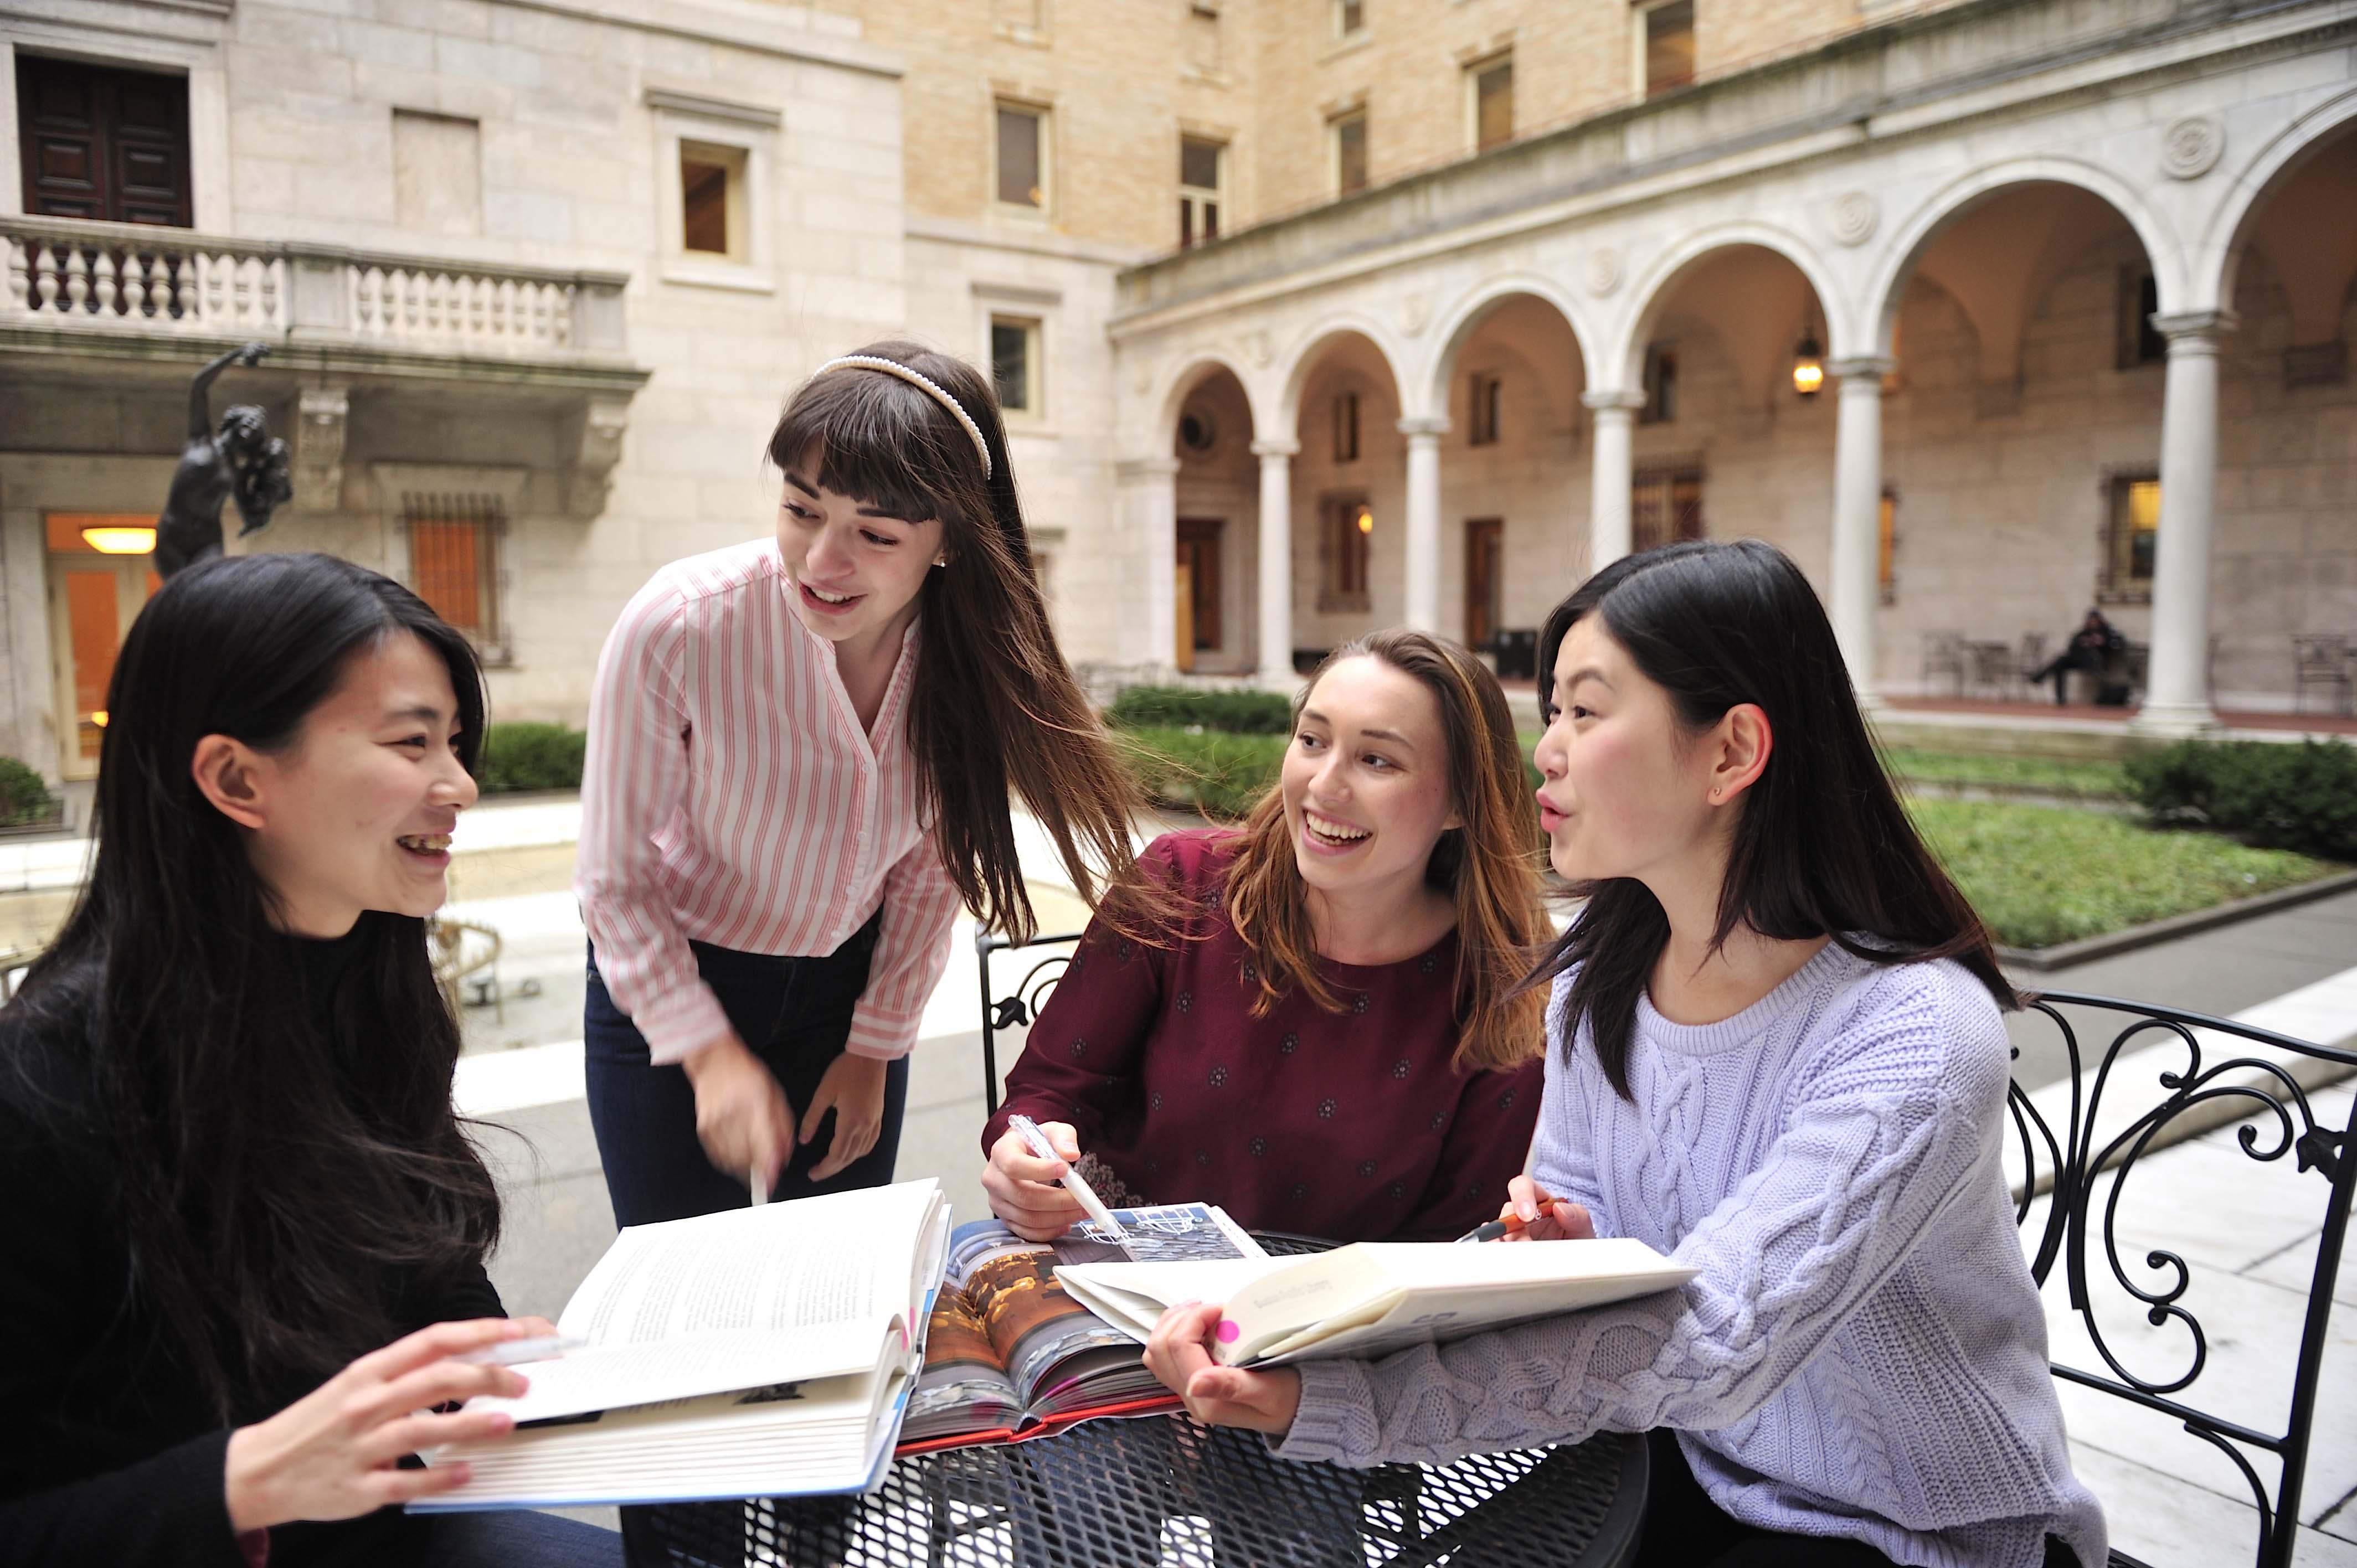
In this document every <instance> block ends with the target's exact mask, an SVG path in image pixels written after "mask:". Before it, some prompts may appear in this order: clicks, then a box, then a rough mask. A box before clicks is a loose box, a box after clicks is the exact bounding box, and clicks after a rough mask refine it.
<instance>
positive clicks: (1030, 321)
mask: <svg viewBox="0 0 2357 1568" xmlns="http://www.w3.org/2000/svg"><path fill="white" fill-rule="evenodd" d="M990 374H991V380H992V381H993V383H994V385H995V386H996V390H997V392H998V407H999V412H1000V413H1006V414H1011V415H1014V416H1016V417H1018V418H1037V417H1039V412H1040V409H1041V407H1042V406H1043V404H1042V400H1041V398H1040V387H1039V321H1038V319H1037V318H1035V317H1024V316H994V317H991V318H990Z"/></svg>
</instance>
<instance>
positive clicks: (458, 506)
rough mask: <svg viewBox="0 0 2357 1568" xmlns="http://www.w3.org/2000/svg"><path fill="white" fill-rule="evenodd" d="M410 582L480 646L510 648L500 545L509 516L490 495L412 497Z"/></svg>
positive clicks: (405, 504)
mask: <svg viewBox="0 0 2357 1568" xmlns="http://www.w3.org/2000/svg"><path fill="white" fill-rule="evenodd" d="M402 521H403V524H404V528H405V530H406V531H407V532H408V534H409V585H410V587H411V589H412V590H414V592H415V593H416V595H417V596H418V597H419V598H421V599H424V600H425V602H426V604H428V605H429V606H431V607H433V610H434V613H435V614H436V615H438V616H440V617H441V618H443V619H444V620H447V621H448V622H449V623H450V624H451V625H452V626H455V627H457V628H458V629H459V630H460V631H463V632H465V633H466V634H467V639H468V641H470V642H472V643H473V644H474V645H475V646H476V647H477V648H479V649H484V650H491V651H494V652H504V651H505V648H506V640H507V628H506V627H505V626H504V625H503V624H502V623H501V620H500V540H501V536H502V535H504V534H505V533H506V532H507V518H506V516H505V514H504V513H503V512H502V511H501V510H500V503H499V501H498V500H497V499H495V498H493V497H490V496H467V495H457V496H445V495H407V496H404V497H402Z"/></svg>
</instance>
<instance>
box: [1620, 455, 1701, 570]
mask: <svg viewBox="0 0 2357 1568" xmlns="http://www.w3.org/2000/svg"><path fill="white" fill-rule="evenodd" d="M1629 523H1630V530H1629V532H1630V534H1631V547H1632V548H1634V549H1637V550H1651V549H1652V548H1654V547H1655V546H1656V545H1662V544H1671V543H1674V542H1677V541H1679V540H1681V539H1700V538H1702V537H1703V527H1702V469H1701V468H1700V467H1696V466H1695V465H1692V464H1684V463H1679V464H1670V465H1666V466H1664V467H1654V468H1640V469H1638V470H1637V471H1636V473H1635V474H1634V475H1632V476H1631V478H1630V481H1629Z"/></svg>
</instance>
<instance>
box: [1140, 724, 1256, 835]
mask: <svg viewBox="0 0 2357 1568" xmlns="http://www.w3.org/2000/svg"><path fill="white" fill-rule="evenodd" d="M1291 738H1292V737H1291V736H1286V735H1223V734H1222V733H1220V732H1219V731H1217V730H1201V731H1196V730H1187V729H1178V728H1172V727H1170V726H1168V725H1155V726H1148V727H1143V728H1135V729H1117V730H1115V731H1114V732H1113V739H1114V746H1116V747H1117V748H1119V750H1120V752H1121V755H1122V759H1123V761H1124V762H1125V763H1126V764H1127V765H1128V767H1129V770H1130V774H1131V776H1132V777H1133V778H1135V779H1136V780H1137V783H1138V787H1139V788H1140V789H1143V790H1144V791H1145V793H1146V798H1147V799H1148V800H1153V801H1154V802H1156V803H1157V805H1163V806H1174V807H1177V808H1179V810H1181V811H1201V812H1202V813H1203V814H1204V815H1206V816H1209V817H1212V818H1215V819H1217V820H1219V821H1222V822H1235V821H1238V820H1239V819H1241V818H1243V817H1244V816H1245V815H1247V814H1249V813H1250V812H1251V811H1252V809H1253V807H1254V806H1255V805H1257V804H1258V803H1259V802H1260V798H1261V797H1262V796H1263V795H1265V794H1266V793H1268V790H1269V788H1270V786H1272V785H1274V784H1275V782H1276V775H1277V769H1278V768H1280V767H1282V766H1283V765H1284V762H1285V748H1286V746H1287V745H1288V744H1290V741H1291Z"/></svg>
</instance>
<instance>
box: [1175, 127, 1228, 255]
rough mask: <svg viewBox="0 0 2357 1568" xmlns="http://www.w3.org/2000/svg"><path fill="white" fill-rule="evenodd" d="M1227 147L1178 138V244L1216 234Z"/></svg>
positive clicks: (1218, 228)
mask: <svg viewBox="0 0 2357 1568" xmlns="http://www.w3.org/2000/svg"><path fill="white" fill-rule="evenodd" d="M1227 152H1228V149H1227V147H1226V146H1225V145H1222V144H1221V143H1219V142H1213V141H1207V140H1205V139H1204V138H1202V137H1200V136H1181V137H1179V248H1180V249H1181V250H1184V249H1185V248H1186V247H1187V246H1189V245H1193V244H1197V243H1200V242H1203V241H1206V240H1216V239H1218V238H1219V237H1220V181H1221V179H1222V177H1223V176H1224V175H1225V173H1226V172H1227V170H1226V165H1227V161H1228V160H1227Z"/></svg>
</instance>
